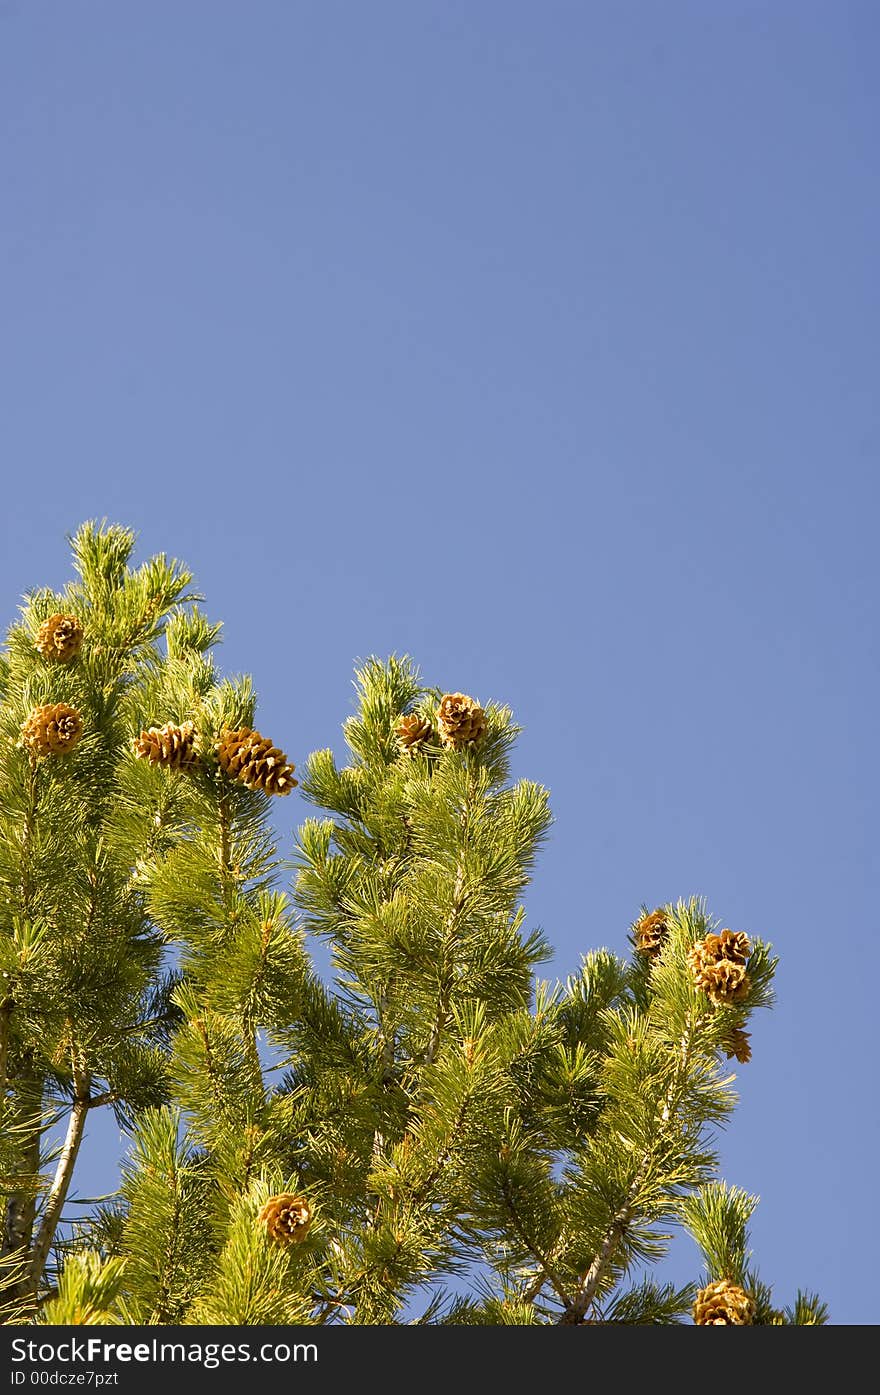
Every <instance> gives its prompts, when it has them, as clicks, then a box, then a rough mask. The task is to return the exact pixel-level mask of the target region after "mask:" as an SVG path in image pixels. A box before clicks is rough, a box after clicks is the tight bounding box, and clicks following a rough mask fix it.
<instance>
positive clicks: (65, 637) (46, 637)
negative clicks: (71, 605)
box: [36, 615, 83, 664]
mask: <svg viewBox="0 0 880 1395" xmlns="http://www.w3.org/2000/svg"><path fill="white" fill-rule="evenodd" d="M82 642H83V627H82V625H81V624H80V622H79V620H78V619H77V618H76V616H75V615H50V616H49V618H48V620H44V621H43V623H42V625H41V626H40V628H39V630H38V631H37V638H36V646H37V648H38V649H39V651H40V653H41V654H42V655H43V658H44V659H54V660H55V661H56V662H57V663H59V664H69V663H70V661H71V659H75V658H76V656H77V654H78V653H79V651H80V649H81V648H82Z"/></svg>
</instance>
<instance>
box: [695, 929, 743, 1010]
mask: <svg viewBox="0 0 880 1395" xmlns="http://www.w3.org/2000/svg"><path fill="white" fill-rule="evenodd" d="M702 950H703V945H702V944H697V945H694V946H693V948H692V949H690V950H689V951H688V957H687V958H688V966H689V968H690V971H691V976H692V978H693V980H694V983H695V984H696V986H697V988H701V989H702V990H703V992H704V993H705V994H706V996H707V997H708V998H710V999H711V1001H712V1002H713V1003H715V1005H716V1007H721V1006H722V1005H724V1004H725V1003H738V1002H740V1001H741V999H743V998H744V997H745V996H746V995H747V993H748V991H749V989H750V988H751V986H752V981H751V979H750V978H749V976H748V974H747V973H746V971H745V969H744V968H743V966H742V964H735V963H734V962H733V960H732V959H714V958H712V957H706V955H705V954H703V953H702Z"/></svg>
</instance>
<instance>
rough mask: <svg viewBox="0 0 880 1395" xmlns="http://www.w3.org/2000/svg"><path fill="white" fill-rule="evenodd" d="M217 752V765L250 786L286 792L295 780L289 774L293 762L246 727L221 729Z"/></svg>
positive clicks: (291, 771) (278, 792) (292, 769)
mask: <svg viewBox="0 0 880 1395" xmlns="http://www.w3.org/2000/svg"><path fill="white" fill-rule="evenodd" d="M217 756H218V759H219V761H220V768H221V769H222V770H224V771H225V772H226V774H227V775H229V776H231V778H232V779H233V780H239V781H240V782H241V784H243V785H247V787H248V789H250V790H262V792H263V793H264V794H278V795H284V794H290V791H291V790H292V789H293V787H294V786H295V785H298V784H299V781H298V780H294V778H293V772H294V770H295V769H296V766H295V765H291V764H289V762H288V760H287V757H286V755H285V754H284V752H283V751H280V750H279V749H278V747H277V746H273V745H272V742H271V741H270V740H269V739H268V737H265V736H261V735H260V733H259V732H258V731H253V730H252V729H251V728H250V727H240V728H239V729H238V730H237V731H225V732H224V733H223V735H222V736H221V738H220V742H219V745H218V747H217Z"/></svg>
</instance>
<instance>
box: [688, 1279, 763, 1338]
mask: <svg viewBox="0 0 880 1395" xmlns="http://www.w3.org/2000/svg"><path fill="white" fill-rule="evenodd" d="M693 1317H694V1322H695V1323H696V1325H697V1326H698V1327H751V1325H752V1323H753V1322H754V1320H755V1300H754V1298H752V1296H751V1295H750V1294H748V1293H746V1291H745V1289H742V1288H740V1286H739V1284H735V1283H732V1282H731V1280H730V1279H717V1280H716V1281H715V1283H713V1284H707V1286H706V1287H705V1288H701V1289H700V1291H699V1293H698V1294H697V1297H696V1299H695V1301H694V1308H693Z"/></svg>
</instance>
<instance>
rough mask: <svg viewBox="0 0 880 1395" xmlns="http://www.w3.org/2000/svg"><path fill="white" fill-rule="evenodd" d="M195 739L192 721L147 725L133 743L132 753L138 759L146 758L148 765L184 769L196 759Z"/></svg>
mask: <svg viewBox="0 0 880 1395" xmlns="http://www.w3.org/2000/svg"><path fill="white" fill-rule="evenodd" d="M195 740H196V730H195V727H194V726H193V724H192V722H185V723H184V725H183V726H182V727H177V726H175V725H174V723H173V722H166V723H165V725H164V727H149V728H148V729H147V730H146V731H142V732H141V734H140V736H139V737H138V738H137V740H136V741H135V743H134V753H135V755H136V756H137V757H138V759H139V760H148V761H149V762H150V765H163V766H165V767H166V769H168V770H184V769H186V767H187V766H190V765H195V763H196V761H197V760H198V756H197V755H196V752H195Z"/></svg>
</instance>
